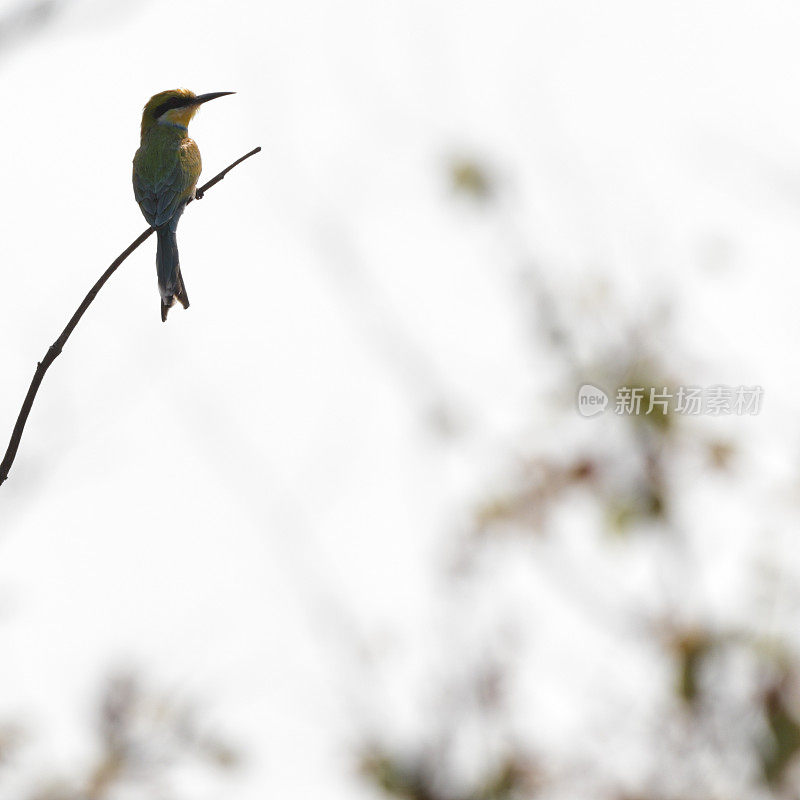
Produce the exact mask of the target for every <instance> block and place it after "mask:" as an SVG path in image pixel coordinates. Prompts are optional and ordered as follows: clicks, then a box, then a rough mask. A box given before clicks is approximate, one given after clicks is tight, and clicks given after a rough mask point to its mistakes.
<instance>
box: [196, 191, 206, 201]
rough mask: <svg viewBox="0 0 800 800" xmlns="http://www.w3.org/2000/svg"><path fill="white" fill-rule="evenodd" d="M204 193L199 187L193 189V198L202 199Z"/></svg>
mask: <svg viewBox="0 0 800 800" xmlns="http://www.w3.org/2000/svg"><path fill="white" fill-rule="evenodd" d="M205 195H206V193H205V192H204V191H202V190H201V189H195V190H194V199H195V200H202V199H203V198H204V197H205Z"/></svg>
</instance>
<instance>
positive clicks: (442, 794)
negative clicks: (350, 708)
mask: <svg viewBox="0 0 800 800" xmlns="http://www.w3.org/2000/svg"><path fill="white" fill-rule="evenodd" d="M361 771H362V773H363V774H364V775H365V776H366V777H367V778H369V779H370V780H371V781H372V782H373V783H374V784H375V785H376V786H377V787H378V788H380V789H381V790H382V791H383V792H385V793H386V794H387V795H389V796H391V797H399V798H404V800H514V799H515V798H531V797H535V796H536V794H537V791H538V788H539V785H540V774H539V771H538V769H537V768H536V766H535V765H534V764H533V763H532V762H531V761H530V760H529V759H527V758H525V757H523V756H522V755H518V754H515V755H509V756H507V757H505V758H504V759H502V760H500V762H499V763H498V765H497V767H496V768H495V769H494V770H493V771H492V772H490V773H489V774H488V775H486V776H485V777H484V779H483V780H482V781H479V782H478V785H477V786H476V787H475V788H473V789H468V790H458V789H454V788H453V787H451V786H448V782H447V781H446V780H445V779H444V778H443V777H442V776H441V775H440V774H439V773H440V771H441V763H439V764H436V763H431V759H430V758H429V757H428V756H427V755H426V756H419V757H417V758H414V759H410V760H409V759H408V758H404V757H402V756H398V755H392V754H390V753H388V752H387V751H385V750H382V749H380V748H375V747H374V746H373V747H369V748H367V749H366V754H365V755H364V757H363V759H362V762H361Z"/></svg>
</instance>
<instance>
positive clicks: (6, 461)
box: [0, 147, 261, 486]
mask: <svg viewBox="0 0 800 800" xmlns="http://www.w3.org/2000/svg"><path fill="white" fill-rule="evenodd" d="M260 151H261V148H260V147H256V148H255V149H254V150H251V151H250V152H249V153H247V154H246V155H243V156H242V157H241V158H239V159H237V160H236V161H234V162H233V164H230V165H229V166H227V167H225V169H224V170H222V172H220V173H219V174H217V175H215V176H214V177H213V178H212V179H211V180H210V181H208V183H205V184H203V186H201V187H200V188H199V189H198V190H197V196H198V197H202V196H203V194H204V193H205V192H207V191H208V190H209V189H210V188H211V187H212V186H216V184H218V183H219V182H220V181H221V180H222V179H223V178H224V177H225V176H226V175H227V174H228V173H229V172H230V171H231V170H232V169H233V168H234V167H236V166H238V165H239V164H241V163H242V161H244V160H245V159H248V158H250V156H254V155H255V154H256V153H258V152H260ZM154 231H155V228H152V227H151V228H148V229H147V230H146V231H144V232H143V233H141V234H140V235H139V236H138V237H137V238H136V239H135V240H134V241H133V242H131V244H130V245H128V247H126V248H125V250H123V251H122V253H120V254H119V255H118V256H117V258H116V259H114V261H113V263H112V264H111V266H110V267H109V268H108V269H107V270H106V271H105V272H104V273H103V274H102V275H101V276H100V278H99V280H98V281H97V283H95V285H94V286H92V288H91V289H90V290H89V294H87V295H86V297H85V298H84V299H83V302H82V303H81V304H80V305H79V306H78V310H77V311H76V312H75V313H74V314H73V315H72V318H71V319H70V321H69V322H68V323H67V327H66V328H64V330H63V331H62V332H61V336H59V337H58V339H56V340H55V342H53V344H52V345H50V349H49V350H48V351H47V353H46V354H45V357H44V358H43V359H42V360H41V361H40V362H39V363H38V365H37V366H36V372H35V373H34V375H33V380H32V381H31V385H30V388H29V389H28V394H26V395H25V401H24V402H23V404H22V408H21V409H20V412H19V416H18V417H17V424H16V425H15V426H14V431H13V432H12V434H11V441H10V442H9V443H8V449H7V450H6V454H5V456H4V457H3V460H2V462H0V486H2V485H3V483H4V482H5V480H6V479H7V478H8V471H9V470H10V469H11V465H12V464H13V463H14V459H15V458H16V455H17V450H18V448H19V443H20V439H22V432H23V431H24V430H25V423H26V422H27V420H28V414H30V411H31V408H32V407H33V401H34V400H35V399H36V393H37V392H38V391H39V386H40V385H41V383H42V379H43V378H44V374H45V372H47V370H48V369H49V367H50V365H51V364H52V363H53V362H54V361H55V360H56V359H57V358H58V357H59V356H60V355H61V351H62V349H63V348H64V345H65V344H66V343H67V339H69V337H70V336H71V335H72V331H74V330H75V327H76V326H77V324H78V323H79V322H80V319H81V317H82V316H83V315H84V312H85V311H86V309H87V308H89V306H90V305H91V304H92V302H93V301H94V299H95V297H97V293H98V292H99V291H100V290H101V289H102V288H103V285H104V284H105V282H106V281H107V280H108V279H109V278H110V277H111V276H112V275H113V274H114V273H115V272H116V271H117V268H118V267H119V266H120V264H122V262H123V261H124V260H125V259H126V258H127V257H128V256H129V255H130V254H131V253H132V252H133V251H134V250H135V249H136V248H137V247H138V246H139V245H140V244H142V242H144V241H145V240H146V239H148V238H149V237H150V236H151V235H152V234H153V233H154Z"/></svg>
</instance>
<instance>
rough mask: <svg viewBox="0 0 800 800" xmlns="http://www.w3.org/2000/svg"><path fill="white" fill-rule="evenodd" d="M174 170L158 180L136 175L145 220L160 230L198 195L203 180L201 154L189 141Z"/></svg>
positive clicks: (138, 194)
mask: <svg viewBox="0 0 800 800" xmlns="http://www.w3.org/2000/svg"><path fill="white" fill-rule="evenodd" d="M177 156H178V157H177V158H176V159H175V162H174V165H173V166H172V168H171V169H166V170H164V171H163V172H162V173H161V175H160V176H158V178H153V177H151V176H148V175H146V173H142V172H136V171H134V176H133V191H134V195H135V196H136V200H137V202H138V203H139V206H140V207H141V209H142V213H143V214H144V217H145V219H146V220H147V221H148V222H149V223H150V224H151V225H153V226H154V227H156V228H158V227H159V226H161V225H163V224H164V223H165V222H169V220H171V219H172V218H173V217H174V216H175V214H176V213H177V212H178V211H179V210H180V209H181V207H182V206H184V205H185V204H186V203H187V201H188V200H189V199H190V197H191V196H192V194H193V192H194V187H195V186H196V185H197V179H198V178H199V177H200V170H201V163H200V151H199V150H198V148H197V145H196V144H195V143H194V142H193V141H192V140H191V139H187V140H185V141H184V143H183V144H182V145H181V147H180V149H179V150H178V153H177Z"/></svg>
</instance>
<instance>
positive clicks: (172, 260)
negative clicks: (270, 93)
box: [133, 89, 235, 322]
mask: <svg viewBox="0 0 800 800" xmlns="http://www.w3.org/2000/svg"><path fill="white" fill-rule="evenodd" d="M229 94H235V92H210V93H208V94H199V95H198V94H195V93H194V92H191V91H189V90H188V89H170V90H168V91H165V92H159V93H158V94H154V95H153V96H152V97H151V98H150V99H149V100H148V101H147V103H146V105H145V107H144V110H143V111H142V130H141V144H140V146H139V149H138V150H137V151H136V154H135V155H134V157H133V194H134V196H135V197H136V202H137V203H138V204H139V208H140V209H141V211H142V214H143V215H144V218H145V219H146V220H147V222H148V224H149V225H150V226H151V227H153V228H155V229H156V235H157V237H158V244H157V247H156V272H157V273H158V290H159V292H160V294H161V320H162V322H166V321H167V314H168V313H169V310H170V308H172V306H173V305H174V304H175V300H177V301H178V302H179V303H180V304H181V305H182V306H183V307H184V308H189V297H188V295H187V294H186V285H185V284H184V282H183V275H181V265H180V260H179V258H178V240H177V237H176V231H177V228H178V222H179V220H180V218H181V214H183V211H184V209H185V208H186V204H187V203H188V202H189V201H190V200H192V199H193V198H195V196H196V188H197V180H198V178H199V177H200V172H201V170H202V161H201V159H200V150H199V148H198V147H197V144H196V143H195V142H194V140H193V139H190V138H189V122H190V121H191V119H192V117H194V115H195V114H196V113H197V111H198V109H199V108H200V106H201V105H203V103H207V102H208V101H209V100H215V99H216V98H218V97H225V96H226V95H229ZM200 197H201V195H199V194H198V195H197V199H200Z"/></svg>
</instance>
